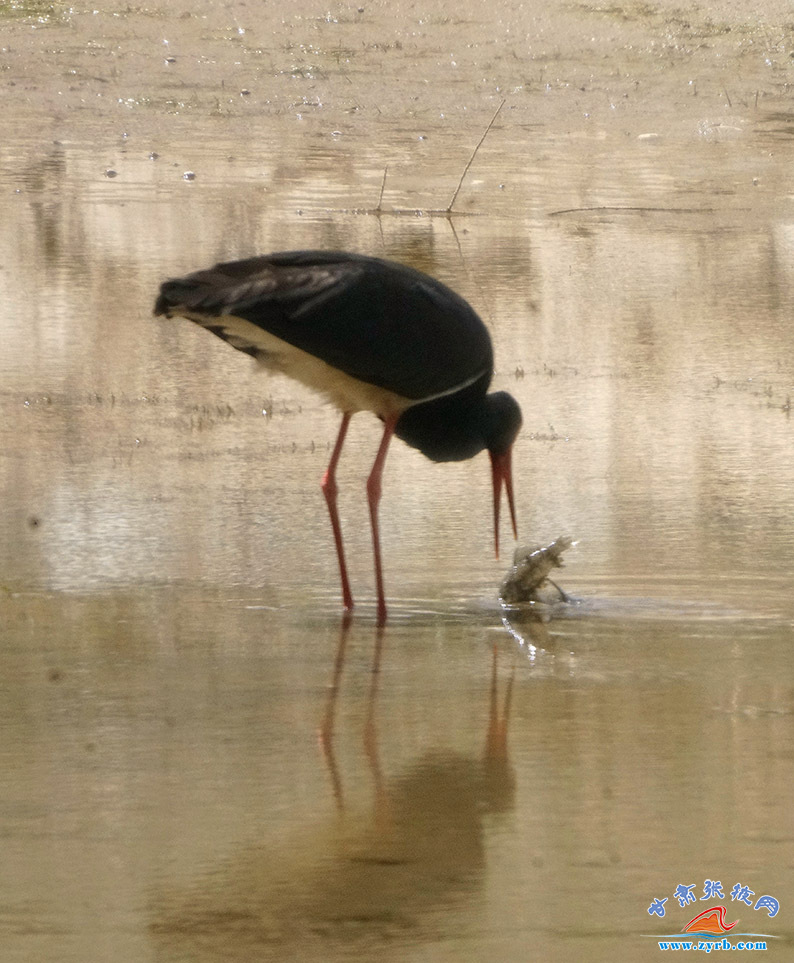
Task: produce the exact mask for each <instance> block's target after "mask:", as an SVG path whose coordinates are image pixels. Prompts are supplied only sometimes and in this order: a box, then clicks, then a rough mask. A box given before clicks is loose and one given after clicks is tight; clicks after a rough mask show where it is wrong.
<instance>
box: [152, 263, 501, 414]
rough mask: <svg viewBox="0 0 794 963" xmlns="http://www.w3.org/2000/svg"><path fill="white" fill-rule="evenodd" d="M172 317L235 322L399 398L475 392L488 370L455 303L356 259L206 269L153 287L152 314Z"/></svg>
mask: <svg viewBox="0 0 794 963" xmlns="http://www.w3.org/2000/svg"><path fill="white" fill-rule="evenodd" d="M182 312H187V313H189V314H192V315H193V316H194V317H195V316H197V315H198V316H201V317H202V318H212V317H219V316H222V315H234V316H236V317H239V318H244V319H245V320H246V321H249V322H251V323H252V324H254V325H256V326H258V327H260V328H262V329H264V330H265V331H268V332H270V333H271V334H274V335H276V337H279V338H281V339H282V340H284V341H286V342H288V343H289V344H292V345H295V346H296V347H298V348H301V349H302V350H304V351H307V352H309V353H310V354H312V355H314V356H315V357H318V358H321V359H322V360H323V361H325V362H327V363H328V364H330V365H333V366H334V367H335V368H338V369H340V370H341V371H344V372H345V373H346V374H348V375H350V376H351V377H354V378H358V379H359V380H361V381H364V382H366V383H367V384H372V385H376V386H377V387H381V388H386V389H388V390H390V391H393V392H395V393H397V394H399V395H402V396H403V397H406V398H412V399H417V400H418V399H422V398H428V397H432V396H434V395H438V394H442V393H445V392H453V391H455V390H456V389H457V388H458V387H460V386H461V385H464V384H468V383H471V382H472V381H474V380H478V379H480V378H482V379H483V381H484V388H483V389H482V390H485V388H486V387H487V384H488V381H489V380H490V374H491V371H492V369H493V354H492V348H491V339H490V337H489V335H488V332H487V330H486V328H485V326H484V325H483V323H482V321H481V320H480V318H479V317H478V316H477V314H476V313H475V312H474V310H473V309H472V308H471V306H470V305H469V304H468V303H467V302H466V301H465V300H464V299H463V298H461V297H460V296H459V295H457V294H455V292H454V291H452V290H451V289H450V288H448V287H446V285H444V284H441V282H439V281H436V280H435V279H433V278H431V277H429V276H428V275H426V274H423V273H422V272H420V271H416V270H414V269H413V268H409V267H407V266H405V265H402V264H397V263H395V262H393V261H384V260H380V259H378V258H371V257H365V256H363V255H357V254H348V253H344V252H334V251H293V252H286V253H282V254H271V255H266V256H264V257H257V258H250V259H248V260H245V261H232V262H229V263H226V264H216V265H215V267H213V268H210V269H209V270H206V271H198V272H196V273H195V274H190V275H188V276H187V277H184V278H178V279H174V280H170V281H166V282H165V283H164V284H163V285H162V288H161V290H160V296H159V298H158V299H157V303H156V304H155V314H165V315H169V316H170V315H173V314H180V313H182ZM209 327H210V328H211V327H212V326H211V325H209ZM216 333H219V334H220V333H221V329H220V328H219V330H217V331H216ZM483 376H487V377H484V378H483Z"/></svg>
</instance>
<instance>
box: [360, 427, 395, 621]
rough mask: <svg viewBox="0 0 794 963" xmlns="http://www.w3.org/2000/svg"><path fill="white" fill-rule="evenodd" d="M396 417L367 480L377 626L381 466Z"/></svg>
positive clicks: (381, 616)
mask: <svg viewBox="0 0 794 963" xmlns="http://www.w3.org/2000/svg"><path fill="white" fill-rule="evenodd" d="M397 418H398V415H393V416H392V417H391V418H388V419H387V420H386V423H385V425H384V426H383V437H382V438H381V441H380V448H378V454H377V455H376V456H375V463H374V464H373V466H372V471H371V472H370V473H369V478H368V479H367V501H368V502H369V518H370V522H371V523H372V547H373V549H374V551H375V586H376V589H377V592H378V625H383V624H384V623H385V621H386V597H385V595H384V592H383V564H382V562H381V555H380V526H379V524H378V504H379V503H380V496H381V476H382V475H383V465H384V463H385V461H386V452H387V451H388V449H389V442H390V441H391V436H392V435H393V434H394V427H395V425H396V424H397Z"/></svg>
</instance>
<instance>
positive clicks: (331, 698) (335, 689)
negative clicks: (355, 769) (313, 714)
mask: <svg viewBox="0 0 794 963" xmlns="http://www.w3.org/2000/svg"><path fill="white" fill-rule="evenodd" d="M352 618H353V617H352V615H351V614H350V613H349V612H345V614H344V615H343V616H342V624H341V626H340V629H339V644H338V646H337V650H336V658H335V659H334V672H333V676H332V678H331V684H330V686H329V687H328V699H327V701H326V703H325V715H324V716H323V721H322V725H321V726H320V729H319V731H318V733H317V735H318V736H319V739H320V748H321V749H322V753H323V756H324V757H325V763H326V765H327V767H328V773H329V775H330V777H331V786H332V788H333V792H334V799H335V800H336V805H337V806H338V807H339V809H340V810H341V809H344V799H343V797H342V779H341V777H340V775H339V768H338V766H337V764H336V755H335V753H334V719H335V716H336V703H337V697H338V695H339V687H340V686H341V684H342V670H343V669H344V666H345V649H346V648H347V637H348V634H349V632H350V623H351V621H352Z"/></svg>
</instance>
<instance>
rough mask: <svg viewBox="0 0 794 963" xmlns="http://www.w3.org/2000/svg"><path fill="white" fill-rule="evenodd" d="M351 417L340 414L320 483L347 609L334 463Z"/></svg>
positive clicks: (349, 603)
mask: <svg viewBox="0 0 794 963" xmlns="http://www.w3.org/2000/svg"><path fill="white" fill-rule="evenodd" d="M351 417H352V416H351V414H350V412H349V411H346V412H345V413H344V414H343V415H342V424H341V425H340V426H339V434H338V435H337V436H336V444H335V445H334V450H333V452H332V453H331V460H330V461H329V462H328V467H327V468H326V470H325V474H324V475H323V480H322V482H321V483H320V485H321V488H322V490H323V495H325V501H326V503H327V504H328V514H329V515H330V516H331V528H332V529H333V531H334V544H335V545H336V557H337V559H338V560H339V575H340V577H341V579H342V604H343V605H344V607H345V608H346V609H347V610H348V611H350V609H352V608H353V595H352V593H351V591H350V580H349V579H348V577H347V565H346V564H345V550H344V547H343V546H342V527H341V525H340V524H339V512H338V511H337V510H336V496H337V492H338V489H337V487H336V465H337V462H338V461H339V456H340V455H341V454H342V445H343V444H344V443H345V435H346V434H347V426H348V425H349V424H350V418H351Z"/></svg>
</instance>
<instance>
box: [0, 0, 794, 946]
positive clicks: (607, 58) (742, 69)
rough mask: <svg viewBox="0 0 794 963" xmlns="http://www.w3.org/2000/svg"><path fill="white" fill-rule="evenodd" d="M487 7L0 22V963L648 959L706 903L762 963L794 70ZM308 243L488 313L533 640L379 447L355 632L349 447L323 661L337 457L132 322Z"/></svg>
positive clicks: (790, 530)
mask: <svg viewBox="0 0 794 963" xmlns="http://www.w3.org/2000/svg"><path fill="white" fill-rule="evenodd" d="M491 6H492V7H493V9H492V11H491V13H492V16H490V17H489V19H488V20H487V21H485V20H483V19H481V18H482V16H483V15H482V13H481V12H479V11H480V8H479V6H476V7H474V6H472V8H471V9H469V8H468V7H464V8H460V7H457V8H456V11H455V12H454V15H453V13H452V12H450V13H447V12H444V11H443V10H442V9H441V8H438V7H437V6H434V8H433V10H434V12H433V14H432V15H431V14H428V15H426V16H424V15H423V14H422V12H421V11H419V10H418V9H415V8H414V7H411V8H410V9H407V8H403V7H402V6H401V5H399V4H397V5H394V4H392V5H389V7H388V8H387V7H381V6H375V5H372V4H369V5H367V6H365V7H362V8H361V12H359V8H358V7H357V6H356V7H345V8H339V9H334V10H330V11H329V10H328V9H326V8H325V7H323V8H322V9H321V8H319V7H318V8H317V9H309V7H308V6H306V7H305V8H302V11H301V13H300V14H299V13H296V12H295V8H293V7H292V6H287V5H283V6H282V5H270V6H268V8H267V13H262V14H261V18H259V19H258V18H257V17H255V16H254V15H253V13H252V8H250V7H245V6H243V5H231V6H226V7H223V8H221V7H215V6H213V7H208V8H207V9H206V10H202V11H200V12H196V11H195V10H190V11H184V12H180V13H176V14H172V13H169V12H168V11H166V10H163V9H160V8H150V9H146V10H143V9H132V8H127V9H125V10H121V9H119V10H115V9H111V8H110V7H108V6H105V5H103V4H100V5H99V9H98V10H97V12H96V13H93V12H92V11H90V10H85V11H81V10H79V9H77V8H72V9H71V11H69V10H67V8H60V7H58V6H57V5H55V6H51V5H49V4H47V5H37V4H35V3H30V4H27V5H25V6H22V5H13V6H12V7H10V8H9V9H8V10H5V11H4V14H3V16H4V20H3V22H2V29H3V61H2V64H3V67H4V73H3V74H2V75H0V76H2V77H3V80H4V83H5V93H6V95H7V105H8V106H7V109H6V111H5V113H4V115H3V119H2V120H0V128H1V129H2V134H3V136H2V141H1V142H0V197H1V198H2V201H1V202H0V203H1V204H2V215H3V223H4V227H5V230H4V231H3V232H0V297H1V298H2V303H3V317H2V321H0V326H1V327H0V330H1V331H2V350H1V351H0V375H2V381H1V382H0V487H1V490H2V502H3V511H2V513H1V514H0V618H2V626H3V628H2V639H3V641H2V648H1V651H0V692H1V697H0V733H1V734H2V738H1V739H0V770H1V771H2V780H0V785H1V786H2V788H0V836H2V840H3V846H2V851H3V859H2V873H0V945H2V954H1V955H2V959H3V961H4V963H5V961H9V963H18V961H23V960H24V961H27V960H36V961H53V963H54V961H56V960H57V961H58V963H86V961H89V960H90V961H94V960H96V961H99V960H108V961H110V960H113V961H115V960H120V959H123V960H129V961H136V963H137V961H141V963H159V961H199V963H200V961H205V960H206V961H211V960H224V961H228V960H238V959H239V960H252V959H253V960H260V959H261V960H301V961H306V960H318V961H319V960H323V961H325V960H362V961H363V960H371V959H373V958H376V957H377V958H380V959H394V960H401V961H402V960H415V961H434V963H435V961H447V960H449V961H452V960H455V961H459V960H482V959H495V960H500V961H505V963H512V961H516V963H517V961H523V960H527V959H531V960H550V961H557V960H559V961H568V960H594V961H602V960H603V961H616V960H617V961H623V960H625V961H636V960H639V959H645V958H654V957H655V956H656V955H657V954H658V953H659V952H660V950H659V945H658V940H657V937H659V938H663V937H664V935H665V934H673V933H679V932H681V929H682V928H683V926H684V925H685V924H686V923H687V922H688V920H690V919H692V918H693V917H695V916H696V915H697V914H698V913H699V912H700V911H701V910H703V909H706V908H707V907H709V906H712V905H717V904H721V905H725V906H726V910H727V917H726V920H727V921H728V922H730V921H732V920H734V919H738V920H739V923H738V925H737V926H736V928H735V932H736V933H760V934H768V936H767V937H766V938H767V939H768V946H769V956H770V958H780V959H783V958H786V956H787V954H788V953H789V952H790V950H789V947H790V940H791V938H792V923H791V915H790V913H791V909H790V907H791V904H792V898H793V897H794V824H793V823H792V815H791V806H790V797H791V786H792V780H793V778H794V732H793V731H792V720H793V719H794V686H792V669H793V668H794V664H793V663H794V654H792V641H794V600H793V599H794V595H793V593H792V582H793V581H794V526H793V525H792V518H794V485H792V478H794V446H793V445H792V441H793V438H792V433H793V432H794V424H793V423H792V418H791V397H792V395H794V352H793V351H792V348H793V347H794V344H793V342H794V336H793V335H792V326H791V318H792V306H793V305H794V267H792V265H794V200H793V199H794V163H793V161H794V141H793V140H792V132H793V131H794V106H793V105H792V102H791V96H790V89H789V75H790V70H791V67H790V57H789V55H790V51H791V45H792V34H791V27H790V26H786V21H785V18H784V17H783V15H782V13H781V12H780V11H778V10H776V9H775V8H774V6H773V5H769V6H767V7H766V8H765V9H764V10H763V11H759V12H757V15H754V17H753V20H752V22H751V21H749V20H748V21H743V20H741V19H737V16H738V15H736V14H735V12H734V11H733V8H732V7H731V6H730V5H728V4H725V5H723V6H722V7H710V8H708V9H707V8H703V9H700V8H695V9H694V10H693V11H691V13H689V14H687V18H688V19H686V20H685V19H684V18H683V15H682V14H681V12H680V11H676V10H673V9H670V10H668V9H667V6H666V5H658V6H656V7H653V6H651V5H641V6H636V7H635V6H631V5H625V6H618V5H616V6H610V7H605V6H602V7H596V6H592V5H587V4H578V5H576V4H573V5H567V6H563V5H560V6H555V7H553V8H547V7H544V9H543V10H542V11H540V10H538V11H533V10H532V9H531V8H525V7H524V6H519V5H517V4H507V3H500V4H496V5H491ZM439 11H441V12H439ZM166 40H167V41H168V42H167V43H165V42H164V41H166ZM168 58H171V59H170V60H169V59H168ZM245 91H247V92H245ZM503 100H504V106H503V107H502V108H501V110H500V111H499V114H498V116H497V117H496V120H495V121H494V123H493V126H492V128H491V129H490V130H489V131H488V134H487V136H486V138H485V140H484V141H483V143H482V145H481V147H480V149H479V151H478V152H477V154H476V157H475V158H474V161H473V163H472V164H471V168H470V169H469V171H468V173H467V175H466V177H465V178H464V180H463V183H462V185H461V187H460V191H459V192H458V194H457V196H456V197H455V202H454V204H453V207H452V215H451V216H449V212H448V211H447V208H448V205H449V203H450V200H451V198H452V197H453V195H454V193H455V190H456V187H457V185H458V182H459V181H460V177H461V174H462V173H463V171H464V168H465V165H466V163H467V161H469V160H470V158H471V155H472V151H473V150H474V148H475V146H476V145H477V143H478V141H479V140H480V138H481V137H482V135H483V132H484V131H485V129H486V127H487V125H488V123H489V121H491V119H492V118H493V117H494V114H495V112H496V110H497V108H498V106H499V104H500V103H501V102H502V101H503ZM187 172H191V173H192V174H193V175H194V176H193V177H190V178H185V177H184V174H185V173H187ZM384 175H385V176H384ZM434 212H435V213H434ZM299 247H328V248H342V249H350V250H356V251H361V252H365V253H372V254H375V255H379V256H385V257H390V258H393V259H396V260H401V261H405V262H407V263H410V264H413V265H414V266H416V267H419V268H420V269H422V270H425V271H428V272H429V273H431V274H433V275H435V276H437V277H439V278H441V279H442V280H444V281H445V282H447V283H449V284H450V285H451V286H452V287H454V288H455V289H456V290H458V291H460V292H461V293H462V294H463V295H464V296H465V297H467V298H468V299H469V300H470V301H471V303H472V304H473V305H474V306H475V307H476V309H477V310H478V311H479V312H480V313H481V315H482V317H483V318H484V320H485V321H486V323H487V324H488V326H489V328H490V330H491V332H492V335H493V339H494V346H495V353H496V371H495V375H494V386H495V387H496V388H499V389H506V390H508V391H510V392H511V393H512V394H514V395H515V397H516V398H517V399H518V401H519V403H520V404H521V406H522V409H523V412H524V428H523V431H522V434H521V435H520V436H519V439H518V442H517V444H516V447H515V451H514V474H515V485H516V499H517V508H518V521H519V530H520V539H521V542H522V543H527V544H532V543H546V542H549V541H551V540H552V539H554V538H556V537H558V536H560V535H562V534H568V535H571V536H572V537H573V538H574V539H576V540H577V544H576V546H575V547H574V548H571V549H570V550H569V551H568V552H567V553H566V559H565V561H566V566H565V568H564V569H562V570H560V571H559V572H558V573H557V575H555V579H556V580H557V581H559V582H560V584H561V585H562V586H563V587H564V589H565V590H566V591H567V592H569V593H570V594H571V595H572V596H573V597H574V602H573V603H571V604H570V605H568V606H561V607H560V610H559V611H557V612H555V613H554V614H555V617H554V618H552V620H551V621H550V622H548V623H540V622H537V621H533V620H531V619H530V617H529V616H528V614H527V613H526V612H520V611H519V612H504V611H502V609H501V608H500V607H499V605H498V603H497V599H496V595H497V591H498V586H499V583H500V581H501V578H502V577H503V575H504V573H505V571H506V570H507V567H508V566H509V561H510V555H511V552H512V544H511V542H510V540H509V538H508V534H509V532H508V528H507V525H506V524H505V525H504V530H503V532H502V539H503V545H504V551H503V557H502V559H501V560H499V561H497V560H495V559H494V558H493V552H492V539H493V535H492V531H491V529H490V525H491V521H490V473H489V470H488V462H487V459H485V457H484V456H480V457H478V458H476V459H474V460H473V461H471V462H468V463H462V464H449V465H433V464H431V463H430V462H428V461H426V460H424V459H423V458H422V456H421V455H419V454H418V453H417V452H415V451H413V450H410V449H407V448H406V447H405V446H402V445H400V444H399V443H395V444H394V446H393V448H392V449H391V451H390V453H389V458H388V462H387V467H386V473H385V480H384V498H383V502H382V507H381V524H382V537H383V543H384V556H385V569H386V571H385V576H386V591H387V595H388V597H389V601H390V603H391V608H390V619H389V622H388V624H387V625H386V627H385V629H383V630H382V631H381V630H379V629H378V628H377V627H376V624H375V612H374V605H373V582H374V578H373V573H372V563H371V550H370V541H369V532H368V525H367V516H366V508H365V504H366V503H365V492H364V481H365V478H366V475H367V473H368V471H369V467H370V465H371V462H372V459H373V457H374V453H375V450H376V448H377V443H378V439H379V436H380V430H379V425H378V422H377V421H376V419H374V418H373V417H371V416H369V415H366V414H361V415H359V416H357V417H356V418H355V419H354V420H353V422H352V424H351V429H350V432H349V435H348V441H347V444H346V447H345V452H344V455H343V459H342V462H341V464H340V470H339V476H338V479H339V483H340V487H341V495H340V509H341V514H342V523H343V527H344V529H345V535H346V539H347V548H348V555H349V562H350V567H351V578H352V582H353V592H354V595H355V597H356V601H357V607H356V610H355V613H354V617H353V619H352V622H351V623H350V624H349V625H348V624H345V623H343V622H342V619H341V612H340V609H339V589H338V582H337V574H336V563H335V558H334V554H333V544H332V541H331V537H330V532H329V531H328V527H329V526H328V523H327V518H326V509H325V503H324V501H323V498H322V495H321V492H320V488H319V479H320V477H321V475H322V472H323V470H324V468H325V465H326V463H327V461H328V458H329V455H330V447H331V445H332V443H333V440H334V437H335V433H336V430H337V426H338V415H337V413H335V412H334V411H333V410H330V409H329V408H328V407H326V406H325V405H323V403H322V401H321V400H320V399H318V398H317V397H314V396H313V395H311V394H310V393H309V392H307V391H304V390H303V389H302V388H300V387H299V386H297V385H296V384H294V383H292V382H288V381H285V380H283V379H280V378H277V377H270V376H265V375H263V374H262V373H261V372H259V371H258V370H257V368H256V365H255V363H254V362H252V361H251V360H250V359H248V358H247V357H245V356H244V355H242V354H240V353H239V352H235V351H232V350H231V349H230V348H229V347H228V346H226V345H224V344H222V343H221V342H220V341H218V340H217V339H215V338H213V337H212V336H211V335H209V334H208V333H207V332H204V331H201V330H199V329H198V328H196V327H195V326H193V325H191V324H190V323H189V322H187V321H180V320H173V321H163V320H155V319H154V318H152V317H151V307H152V304H153V301H154V297H155V294H156V291H157V286H158V284H159V282H160V281H161V280H162V279H163V278H164V277H166V276H169V275H176V274H180V273H184V272H186V271H188V270H191V269H194V268H198V267H202V266H205V265H208V264H210V263H212V262H213V261H214V260H219V259H230V258H234V257H244V256H247V255H251V254H254V253H258V252H266V251H270V250H278V249H290V248H299ZM707 880H709V881H721V883H722V888H723V890H724V898H718V897H716V896H715V897H714V898H713V899H708V898H706V899H703V898H702V897H703V896H704V886H705V885H706V881H707ZM681 884H683V885H684V886H685V887H686V886H690V885H694V889H693V890H692V891H690V897H691V898H687V897H686V896H684V897H682V899H683V904H684V905H679V899H678V898H677V897H676V896H675V892H676V890H677V887H679V885H681ZM736 884H739V886H740V887H742V886H746V887H748V889H749V890H750V891H752V894H753V895H752V896H751V897H750V896H747V893H746V892H745V893H744V896H743V898H742V896H740V895H739V894H738V890H737V895H736V896H732V895H731V893H732V891H733V890H734V887H735V885H736ZM764 895H767V896H771V897H773V898H774V899H776V900H777V901H778V902H779V905H780V909H779V913H777V914H776V915H775V916H774V917H770V915H769V909H768V908H765V907H764V904H763V903H762V904H761V906H760V907H759V908H757V909H756V908H755V905H756V902H757V900H758V899H759V898H761V897H762V896H764ZM748 899H749V900H750V902H749V904H748V902H747V900H748ZM655 900H666V901H667V902H666V903H665V904H663V905H664V906H665V916H664V917H660V916H658V915H655V914H652V913H650V912H649V908H650V907H651V906H652V905H653V903H654V901H655ZM728 935H729V936H730V934H728ZM740 938H741V937H739V936H731V939H733V941H734V942H736V941H737V940H738V939H740Z"/></svg>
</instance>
